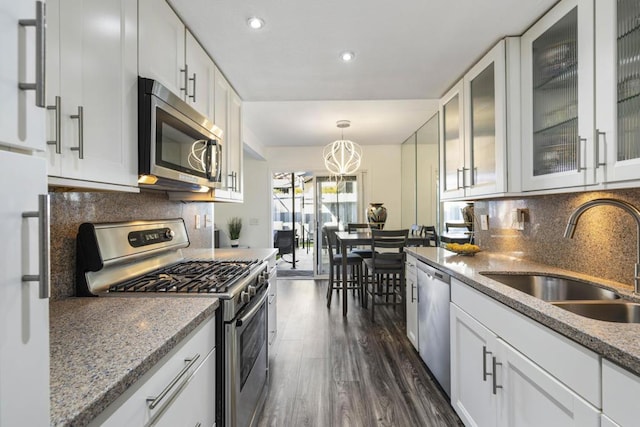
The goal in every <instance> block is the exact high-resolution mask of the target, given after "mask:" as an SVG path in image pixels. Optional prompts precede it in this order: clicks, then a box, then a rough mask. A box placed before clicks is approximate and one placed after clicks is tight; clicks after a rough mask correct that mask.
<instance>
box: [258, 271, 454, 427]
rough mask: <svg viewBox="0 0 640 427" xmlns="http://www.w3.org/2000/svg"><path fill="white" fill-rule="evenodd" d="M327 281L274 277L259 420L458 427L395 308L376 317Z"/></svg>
mask: <svg viewBox="0 0 640 427" xmlns="http://www.w3.org/2000/svg"><path fill="white" fill-rule="evenodd" d="M326 286H327V282H326V281H314V280H311V279H309V280H284V279H280V280H278V336H277V338H276V342H275V343H274V345H273V347H272V349H271V354H270V359H271V360H270V363H271V365H270V366H271V368H270V369H271V371H270V390H269V396H268V397H267V401H266V403H265V406H264V409H263V412H262V416H261V418H260V420H259V425H260V426H287V427H288V426H296V427H297V426H323V427H324V426H363V427H369V426H394V427H404V426H407V427H409V426H411V427H413V426H459V425H462V423H461V422H460V419H459V418H458V416H457V415H456V414H455V412H454V411H453V409H452V408H451V405H450V404H449V401H448V397H447V396H446V395H445V394H444V393H443V392H442V391H441V390H440V388H439V386H437V385H436V384H435V382H434V380H432V379H431V377H430V374H429V373H428V371H427V368H426V367H425V365H424V364H423V363H422V360H421V359H420V356H419V355H418V353H417V352H416V351H415V350H414V348H413V346H412V345H411V343H410V342H409V340H408V339H407V338H406V336H405V327H404V322H403V321H402V319H401V316H400V313H399V312H398V313H394V312H393V310H392V309H387V307H382V308H380V309H378V308H376V322H375V323H372V322H371V321H370V317H369V311H368V310H365V309H362V308H361V307H360V304H359V302H358V300H357V298H353V297H352V296H351V295H349V314H348V316H347V317H346V318H343V317H342V306H341V305H340V304H341V299H340V298H336V297H335V295H336V294H334V298H333V301H332V306H331V308H329V309H327V306H326V298H325V296H326Z"/></svg>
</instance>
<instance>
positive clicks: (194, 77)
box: [187, 73, 196, 102]
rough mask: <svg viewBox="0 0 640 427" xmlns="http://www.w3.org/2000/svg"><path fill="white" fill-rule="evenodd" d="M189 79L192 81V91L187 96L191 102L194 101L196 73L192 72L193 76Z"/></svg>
mask: <svg viewBox="0 0 640 427" xmlns="http://www.w3.org/2000/svg"><path fill="white" fill-rule="evenodd" d="M189 81H190V82H193V93H192V94H191V95H188V96H189V98H191V100H192V101H193V102H196V73H193V77H190V78H189ZM187 93H188V92H187Z"/></svg>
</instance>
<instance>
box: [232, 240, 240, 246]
mask: <svg viewBox="0 0 640 427" xmlns="http://www.w3.org/2000/svg"><path fill="white" fill-rule="evenodd" d="M239 243H240V239H233V240H231V247H232V248H237V247H238V244H239Z"/></svg>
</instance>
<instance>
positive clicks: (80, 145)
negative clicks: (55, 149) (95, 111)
mask: <svg viewBox="0 0 640 427" xmlns="http://www.w3.org/2000/svg"><path fill="white" fill-rule="evenodd" d="M71 118H72V119H78V146H77V147H71V151H77V152H78V158H79V159H81V160H82V159H84V108H82V106H78V114H72V115H71Z"/></svg>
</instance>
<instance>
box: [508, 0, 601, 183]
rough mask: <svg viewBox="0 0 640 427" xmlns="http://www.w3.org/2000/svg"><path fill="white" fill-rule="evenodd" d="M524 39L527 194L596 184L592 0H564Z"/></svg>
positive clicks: (524, 138) (524, 125) (523, 144)
mask: <svg viewBox="0 0 640 427" xmlns="http://www.w3.org/2000/svg"><path fill="white" fill-rule="evenodd" d="M521 40H522V44H521V48H522V187H523V190H525V191H526V190H542V189H551V188H564V187H577V186H587V185H591V184H595V182H596V180H595V149H594V148H595V138H594V137H595V132H594V123H593V111H594V90H593V85H594V55H593V50H594V49H593V46H594V2H593V0H562V1H561V2H559V3H558V4H557V5H556V6H555V7H554V8H553V9H551V10H550V11H549V12H548V13H547V14H546V15H544V16H543V17H542V18H541V19H540V20H539V21H538V22H536V23H535V24H534V25H533V26H532V27H531V28H530V29H529V30H528V31H527V32H526V33H525V34H524V35H523V36H522V39H521Z"/></svg>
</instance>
